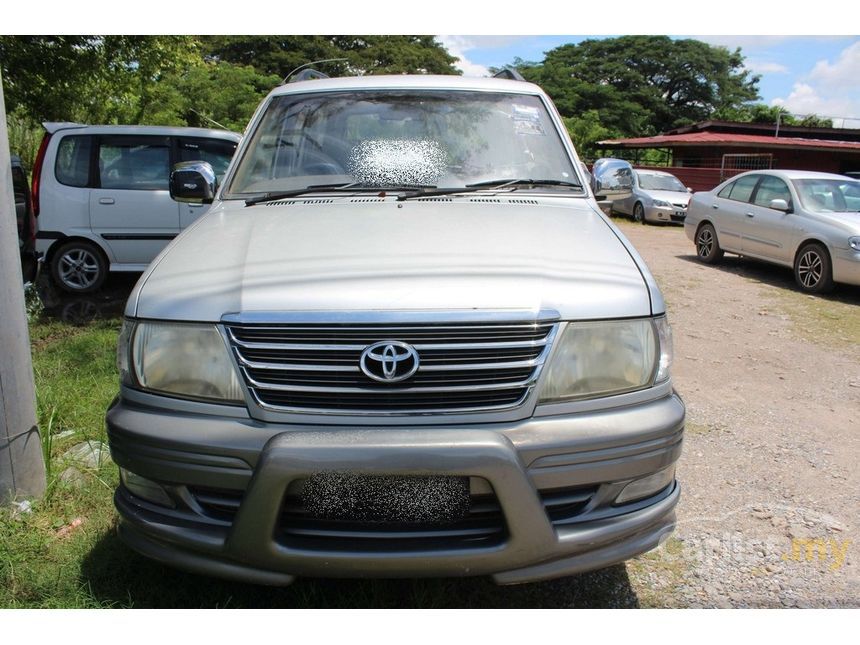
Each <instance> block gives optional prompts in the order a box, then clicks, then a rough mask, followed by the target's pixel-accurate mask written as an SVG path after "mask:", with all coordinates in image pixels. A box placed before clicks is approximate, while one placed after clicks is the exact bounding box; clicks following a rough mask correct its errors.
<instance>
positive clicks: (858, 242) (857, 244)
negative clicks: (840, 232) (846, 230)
mask: <svg viewBox="0 0 860 645" xmlns="http://www.w3.org/2000/svg"><path fill="white" fill-rule="evenodd" d="M848 246H850V247H851V248H852V249H854V250H855V251H860V237H849V238H848Z"/></svg>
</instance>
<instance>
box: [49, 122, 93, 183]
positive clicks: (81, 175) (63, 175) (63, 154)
mask: <svg viewBox="0 0 860 645" xmlns="http://www.w3.org/2000/svg"><path fill="white" fill-rule="evenodd" d="M91 146H92V137H91V136H85V135H76V136H68V137H63V139H62V140H61V141H60V145H59V147H58V148H57V161H56V164H55V166H54V175H55V176H56V178H57V181H58V182H60V183H61V184H65V185H66V186H77V187H78V188H82V187H84V186H89V184H90V148H91Z"/></svg>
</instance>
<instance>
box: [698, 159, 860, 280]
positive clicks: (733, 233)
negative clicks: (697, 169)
mask: <svg viewBox="0 0 860 645" xmlns="http://www.w3.org/2000/svg"><path fill="white" fill-rule="evenodd" d="M858 211H860V181H857V180H855V179H851V178H849V177H845V176H844V175H833V174H829V173H821V172H810V171H803V170H758V171H753V172H746V173H743V174H741V175H737V176H736V177H733V178H732V179H730V180H729V181H726V182H723V183H722V184H720V185H719V186H717V187H716V188H714V189H713V190H711V191H709V192H702V193H696V194H695V195H693V199H692V200H691V201H690V208H689V210H688V213H687V220H686V222H684V229H685V232H686V233H687V237H688V238H690V240H692V241H693V242H695V244H696V253H697V254H698V256H699V259H700V260H702V261H703V262H706V263H708V264H712V263H715V262H717V261H719V260H720V259H721V258H722V256H723V253H724V252H729V253H737V254H738V255H744V256H748V257H751V258H757V259H760V260H767V261H769V262H774V263H776V264H781V265H783V266H787V267H792V268H793V269H794V277H795V280H796V281H797V284H798V286H799V287H800V288H801V289H802V290H803V291H806V292H808V293H822V292H826V291H829V290H831V289H832V288H833V285H834V283H835V282H842V283H845V284H854V285H860V214H858Z"/></svg>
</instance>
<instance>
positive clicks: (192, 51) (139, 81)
mask: <svg viewBox="0 0 860 645" xmlns="http://www.w3.org/2000/svg"><path fill="white" fill-rule="evenodd" d="M195 64H202V60H201V58H200V53H199V43H198V41H197V39H196V38H195V37H192V36H0V65H2V72H3V75H4V78H6V79H7V80H6V83H7V88H8V89H7V110H8V111H9V112H15V113H18V112H19V111H18V108H23V110H25V111H26V113H28V114H29V115H30V116H31V117H32V118H33V119H36V120H39V121H72V120H74V121H83V122H87V123H139V122H140V121H141V118H142V116H143V114H145V113H146V111H147V110H148V109H150V104H151V102H152V101H153V100H154V99H155V97H156V96H157V94H158V83H159V82H160V81H161V80H162V79H164V78H165V77H166V76H168V75H170V74H174V73H177V72H179V71H180V70H184V69H187V68H188V67H189V66H193V65H195Z"/></svg>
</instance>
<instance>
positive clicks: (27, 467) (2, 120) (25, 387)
mask: <svg viewBox="0 0 860 645" xmlns="http://www.w3.org/2000/svg"><path fill="white" fill-rule="evenodd" d="M22 285H23V279H22V277H21V256H20V251H19V248H18V225H17V221H16V217H15V196H14V192H13V189H12V160H11V159H10V153H9V133H8V132H7V130H6V104H5V102H4V100H3V79H2V77H0V503H4V504H5V503H6V502H7V501H9V500H15V499H21V498H24V497H40V496H41V495H42V494H43V493H44V492H45V461H44V459H43V457H42V442H41V440H40V437H39V427H38V426H37V425H36V391H35V385H34V383H33V362H32V357H31V356H30V333H29V330H28V329H27V314H26V310H25V305H24V290H23V287H22Z"/></svg>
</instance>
